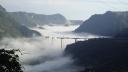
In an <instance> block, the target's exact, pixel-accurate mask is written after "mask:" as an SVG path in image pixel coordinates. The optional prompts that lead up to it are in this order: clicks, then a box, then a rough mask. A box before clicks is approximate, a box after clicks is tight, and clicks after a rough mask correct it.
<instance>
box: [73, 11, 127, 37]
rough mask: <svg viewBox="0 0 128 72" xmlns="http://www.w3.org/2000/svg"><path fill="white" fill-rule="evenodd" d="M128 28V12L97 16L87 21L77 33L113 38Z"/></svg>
mask: <svg viewBox="0 0 128 72" xmlns="http://www.w3.org/2000/svg"><path fill="white" fill-rule="evenodd" d="M125 28H128V12H111V11H108V12H106V13H105V14H96V15H93V16H92V17H91V18H89V19H88V20H86V21H85V22H84V23H83V24H82V25H81V26H80V27H79V28H78V29H76V30H75V32H87V33H92V34H97V35H102V36H113V35H115V34H117V33H119V32H120V31H122V30H123V29H125Z"/></svg>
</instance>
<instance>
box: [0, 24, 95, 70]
mask: <svg viewBox="0 0 128 72" xmlns="http://www.w3.org/2000/svg"><path fill="white" fill-rule="evenodd" d="M42 27H43V28H45V29H40V28H32V29H33V30H36V31H39V32H40V33H41V34H42V36H41V37H32V38H3V39H2V40H1V41H0V44H1V48H5V49H20V51H21V54H20V53H19V54H18V55H19V56H20V62H21V64H22V65H23V67H24V71H25V72H45V71H46V72H78V71H81V70H82V67H79V66H77V65H75V64H73V62H74V60H73V59H72V58H71V57H70V56H65V55H64V49H65V47H66V45H67V44H71V43H74V42H75V40H74V39H64V40H63V47H62V48H61V39H59V38H58V37H71V38H73V37H74V38H77V37H81V38H82V37H83V36H85V34H81V35H77V34H75V33H73V32H72V31H73V30H74V29H76V28H77V27H78V25H75V26H68V27H66V26H42ZM58 29H59V31H58ZM46 36H49V37H46ZM87 37H93V36H91V35H87ZM81 40H82V39H81ZM83 40H84V39H83Z"/></svg>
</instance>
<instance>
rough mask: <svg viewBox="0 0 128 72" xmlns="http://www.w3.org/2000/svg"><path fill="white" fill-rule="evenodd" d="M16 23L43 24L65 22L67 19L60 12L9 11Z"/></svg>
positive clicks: (27, 24)
mask: <svg viewBox="0 0 128 72" xmlns="http://www.w3.org/2000/svg"><path fill="white" fill-rule="evenodd" d="M9 14H10V15H11V16H12V17H13V18H14V19H15V20H16V21H17V22H18V23H20V24H22V25H25V26H29V27H30V26H31V27H33V26H37V25H44V24H59V25H63V24H67V22H68V20H67V19H66V18H65V17H64V16H62V15H61V14H53V15H43V14H35V13H26V12H10V13H9Z"/></svg>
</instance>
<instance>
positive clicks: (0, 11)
mask: <svg viewBox="0 0 128 72" xmlns="http://www.w3.org/2000/svg"><path fill="white" fill-rule="evenodd" d="M33 34H34V35H40V34H39V33H38V32H36V31H33V30H29V29H28V28H27V27H25V26H22V25H20V24H18V23H17V22H16V21H15V20H14V19H13V18H11V17H10V15H9V14H8V13H7V12H6V10H5V9H4V8H3V7H2V6H0V38H2V37H31V36H33Z"/></svg>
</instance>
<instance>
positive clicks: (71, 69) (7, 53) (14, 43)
mask: <svg viewBox="0 0 128 72" xmlns="http://www.w3.org/2000/svg"><path fill="white" fill-rule="evenodd" d="M23 1H24V0H23ZM55 1H56V0H55ZM57 1H58V0H57ZM61 1H62V3H61V2H59V4H58V2H56V3H55V6H56V4H57V5H59V6H63V5H64V6H68V7H67V9H68V8H70V10H69V11H71V13H70V12H69V13H70V14H68V15H69V16H70V15H71V16H72V17H74V16H76V18H77V19H75V18H72V17H68V16H65V15H66V13H68V12H62V14H61V12H60V13H57V12H59V11H58V10H57V9H58V8H55V9H54V6H53V7H52V6H49V7H50V8H48V9H47V10H46V12H48V13H49V12H50V9H52V8H53V13H54V11H55V13H54V14H53V13H49V14H45V13H44V14H43V12H45V11H43V10H42V11H43V12H42V13H38V12H33V11H34V7H33V8H31V9H32V11H31V10H30V11H25V10H21V11H17V10H16V11H9V10H10V9H8V7H9V8H10V7H11V4H13V2H8V3H7V4H9V5H10V6H9V5H6V2H5V3H4V1H3V5H0V72H128V53H127V52H128V11H127V10H126V11H122V9H121V10H119V11H117V10H111V9H106V10H103V11H105V12H104V13H103V12H102V13H100V12H99V13H97V12H95V9H97V8H95V7H94V13H93V12H90V17H89V18H87V17H86V19H84V20H83V19H81V18H83V17H84V16H86V15H88V14H89V13H88V10H87V9H86V11H87V12H85V11H84V9H83V10H82V12H80V13H79V10H80V11H81V8H82V7H81V8H79V7H76V8H78V11H76V12H75V11H73V10H74V9H75V10H77V9H76V8H74V7H73V6H74V4H75V6H76V4H77V3H79V1H77V0H76V1H75V2H74V4H73V6H71V5H72V0H71V1H69V4H66V5H65V3H68V0H64V1H63V0H61ZM65 1H66V2H65ZM45 2H46V4H45V5H46V7H47V1H45ZM45 2H44V3H45ZM88 2H89V3H90V1H88ZM91 2H93V1H91ZM94 2H96V5H97V3H98V4H99V3H104V2H99V1H94ZM10 3H11V4H10ZM25 3H26V1H25ZM28 3H31V4H35V2H33V1H32V2H29V0H28ZM40 3H42V2H41V1H39V2H37V4H40ZM80 3H81V5H83V4H84V2H81V0H80ZM116 3H117V2H115V1H114V2H113V1H112V4H116ZM1 4H2V3H1ZM4 4H5V5H4ZM50 4H52V2H51V0H48V5H50ZM61 4H62V5H61ZM70 4H71V5H70ZM94 4H95V3H94ZM16 5H17V6H15V5H14V6H15V8H14V9H16V8H17V7H18V4H16ZM69 5H70V6H69ZM81 5H80V6H81ZM3 6H5V7H7V9H8V10H6V9H5V8H4V7H3ZM31 6H32V5H31ZM40 6H41V5H40ZM83 6H84V5H83ZM97 6H98V5H97ZM97 6H96V7H97ZM28 7H29V5H28ZM35 7H36V6H35ZM85 7H86V6H85ZM98 7H100V5H99V6H98ZM21 8H22V7H21ZM26 8H27V7H26ZM26 8H24V9H26ZM38 8H39V7H38ZM42 8H45V6H44V7H42ZM62 8H63V7H62ZM64 8H66V7H64ZM90 9H91V6H90ZM90 9H89V10H90ZM101 9H102V8H101ZM12 10H13V9H12ZM28 10H29V9H28ZM39 10H41V9H39ZM97 10H98V9H97ZM109 10H110V11H109ZM36 11H38V10H36ZM61 11H63V9H62V10H61ZM64 11H65V10H64ZM90 11H91V10H90ZM98 11H99V10H98ZM73 12H74V13H73ZM77 12H78V14H80V15H81V14H82V15H81V16H82V17H81V18H80V16H79V15H77V14H76V13H77ZM84 12H85V15H84V14H83V13H84ZM67 17H68V18H67ZM70 18H71V19H70Z"/></svg>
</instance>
